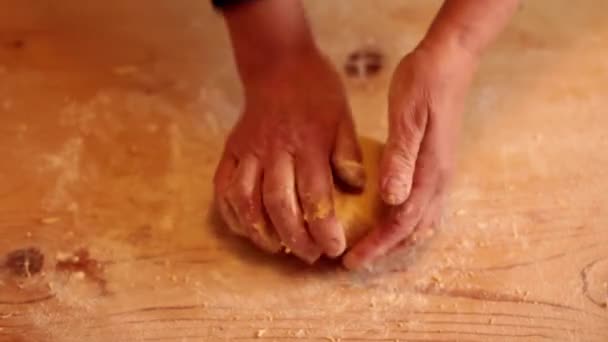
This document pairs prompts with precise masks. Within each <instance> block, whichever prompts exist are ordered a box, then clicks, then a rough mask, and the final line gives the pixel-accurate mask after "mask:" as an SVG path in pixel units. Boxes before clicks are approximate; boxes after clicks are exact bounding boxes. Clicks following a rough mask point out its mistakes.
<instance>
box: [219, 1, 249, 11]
mask: <svg viewBox="0 0 608 342" xmlns="http://www.w3.org/2000/svg"><path fill="white" fill-rule="evenodd" d="M249 1H254V0H211V3H212V4H213V7H215V8H216V9H218V10H226V9H230V8H231V7H235V6H237V5H240V4H242V3H245V2H249Z"/></svg>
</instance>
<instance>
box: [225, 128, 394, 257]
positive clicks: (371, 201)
mask: <svg viewBox="0 0 608 342" xmlns="http://www.w3.org/2000/svg"><path fill="white" fill-rule="evenodd" d="M360 143H361V148H362V151H363V164H364V168H365V173H366V179H367V181H366V183H365V187H364V190H363V191H359V192H349V191H347V190H345V189H343V188H340V186H339V185H337V186H336V187H335V189H334V205H335V210H336V215H337V216H338V219H339V220H340V222H341V223H342V225H343V227H344V231H345V235H346V244H347V246H352V245H353V244H354V243H355V242H356V241H357V240H359V239H360V238H361V237H362V236H363V235H364V234H365V233H366V232H367V231H369V230H370V229H372V228H373V227H374V225H375V223H376V222H378V219H379V218H380V217H381V215H382V208H383V206H382V205H381V203H382V202H381V200H380V197H379V194H378V184H377V183H378V166H379V164H380V157H381V154H382V146H383V145H382V144H381V143H380V142H378V141H375V140H372V139H369V138H361V139H360ZM222 203H224V204H225V202H220V203H218V208H219V210H220V211H222V212H223V215H222V216H223V217H224V220H226V224H227V225H228V227H229V228H230V229H231V230H232V231H233V232H234V233H235V234H237V235H240V236H247V231H246V230H245V229H244V228H243V227H242V226H241V225H240V224H239V223H238V219H237V216H236V214H235V213H234V211H233V210H232V208H231V207H230V206H228V205H223V206H222ZM327 207H328V206H327ZM320 210H321V209H320ZM320 215H322V213H321V214H320ZM254 227H255V229H256V230H257V231H258V233H259V235H258V238H259V239H260V242H261V243H263V244H264V245H266V246H267V249H268V250H279V249H281V243H280V241H279V240H278V238H277V236H276V233H275V232H273V231H272V230H271V227H269V226H267V225H264V224H258V225H254Z"/></svg>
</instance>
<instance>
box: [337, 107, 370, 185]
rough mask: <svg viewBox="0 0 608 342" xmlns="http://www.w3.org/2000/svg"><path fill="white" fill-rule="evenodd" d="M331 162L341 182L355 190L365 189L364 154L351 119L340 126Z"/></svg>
mask: <svg viewBox="0 0 608 342" xmlns="http://www.w3.org/2000/svg"><path fill="white" fill-rule="evenodd" d="M331 161H332V166H333V168H334V171H335V172H336V175H337V176H338V177H339V178H340V180H341V181H343V182H344V183H346V185H348V186H350V187H352V188H354V189H355V190H360V189H363V187H364V186H365V169H364V168H363V154H362V152H361V146H360V145H359V141H358V140H357V134H356V132H355V125H354V124H353V121H352V119H351V118H350V117H349V118H348V119H345V120H343V121H342V123H340V125H339V126H338V133H337V135H336V142H335V146H334V151H333V154H332V158H331Z"/></svg>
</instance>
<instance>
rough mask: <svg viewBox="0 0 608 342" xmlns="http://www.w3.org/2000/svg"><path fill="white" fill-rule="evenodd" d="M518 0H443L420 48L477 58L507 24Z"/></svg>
mask: <svg viewBox="0 0 608 342" xmlns="http://www.w3.org/2000/svg"><path fill="white" fill-rule="evenodd" d="M518 4H519V0H446V1H445V2H444V4H443V6H442V7H441V10H440V11H439V13H438V14H437V17H436V18H435V20H434V21H433V24H432V25H431V27H430V29H429V31H428V32H427V34H426V36H425V38H424V39H423V41H422V42H421V46H427V47H431V48H433V47H436V46H439V47H440V49H442V50H445V49H446V48H448V49H452V48H454V49H459V50H462V51H464V52H466V53H471V54H472V55H473V56H476V57H477V56H479V55H480V54H481V53H482V52H483V51H484V50H485V49H486V48H487V46H488V45H489V44H490V43H492V42H493V41H494V39H495V38H496V37H497V36H498V34H499V33H500V32H501V31H502V30H503V28H504V27H505V26H506V25H507V23H508V22H509V19H510V18H511V17H512V16H513V14H514V13H515V11H516V10H517V6H518Z"/></svg>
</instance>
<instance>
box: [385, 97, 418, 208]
mask: <svg viewBox="0 0 608 342" xmlns="http://www.w3.org/2000/svg"><path fill="white" fill-rule="evenodd" d="M390 115H391V120H390V127H389V137H388V141H387V143H386V147H385V148H384V152H383V154H382V162H381V164H380V195H381V197H382V200H384V202H385V203H387V204H389V205H399V204H401V203H403V202H405V200H407V198H408V197H409V194H410V191H411V189H412V181H413V178H414V170H415V168H416V159H417V157H418V150H419V149H420V144H421V142H422V138H423V137H424V133H425V130H426V125H427V117H428V114H427V111H426V110H416V109H414V110H411V111H406V112H400V113H391V114H390Z"/></svg>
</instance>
